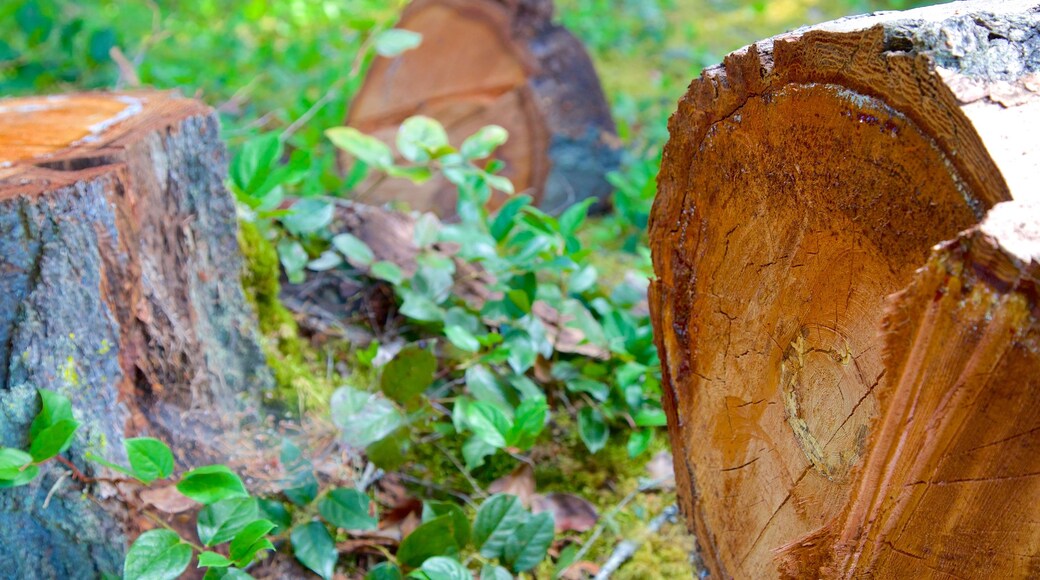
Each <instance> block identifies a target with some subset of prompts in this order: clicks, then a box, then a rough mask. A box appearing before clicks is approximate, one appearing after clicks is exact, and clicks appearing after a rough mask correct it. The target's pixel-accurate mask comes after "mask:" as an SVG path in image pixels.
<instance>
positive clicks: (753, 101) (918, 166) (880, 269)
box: [650, 2, 1040, 578]
mask: <svg viewBox="0 0 1040 580" xmlns="http://www.w3.org/2000/svg"><path fill="white" fill-rule="evenodd" d="M1036 6H1037V3H1036V2H1007V3H1001V4H997V5H993V4H990V3H985V2H967V3H954V4H950V5H946V6H941V7H934V8H930V9H921V10H918V11H913V12H908V13H884V14H880V15H876V16H870V17H861V18H852V19H846V20H841V21H836V22H833V23H827V24H824V25H821V26H818V27H814V28H810V29H804V30H799V31H796V32H794V33H791V34H788V35H784V36H781V37H777V38H774V39H770V40H767V41H763V42H760V43H756V44H755V45H752V46H749V47H747V48H745V49H742V50H741V51H738V52H736V53H734V54H732V55H730V56H728V57H727V58H726V59H725V62H724V64H723V65H722V66H719V67H714V68H711V69H708V70H706V71H705V72H704V73H703V74H702V75H701V77H700V78H699V79H696V80H694V82H693V83H692V84H691V86H690V89H689V91H688V92H687V94H686V96H685V97H684V98H683V99H682V100H681V101H680V103H679V108H678V111H677V112H676V113H675V115H674V116H673V117H672V119H671V122H670V132H671V139H670V141H669V143H668V145H667V147H666V149H665V152H664V158H663V161H662V168H661V173H660V176H659V194H658V197H657V200H656V202H655V206H654V210H653V214H652V221H651V229H650V243H651V249H652V251H653V258H654V267H655V272H656V275H657V279H656V280H654V281H653V282H652V283H651V288H650V305H651V312H652V318H653V322H654V328H655V336H656V339H657V341H658V348H659V352H660V354H661V359H662V366H663V373H664V379H665V381H664V382H665V385H666V392H665V396H664V398H665V406H666V411H667V413H668V414H669V429H670V432H671V435H672V442H673V451H674V454H675V462H676V474H677V479H678V480H679V490H680V496H681V502H680V504H681V506H682V507H683V510H684V512H685V514H686V516H687V518H688V520H689V523H690V525H691V528H692V529H693V531H694V532H695V533H696V534H697V536H698V541H699V545H700V548H701V550H702V555H703V557H704V560H705V562H706V565H707V566H708V568H709V569H710V571H711V572H712V573H713V574H714V575H716V576H717V577H736V578H767V577H777V576H780V575H792V576H797V577H819V576H821V575H822V576H825V577H831V576H839V575H840V576H849V577H852V576H857V577H900V576H906V577H918V576H920V575H926V573H928V570H929V569H930V568H929V567H928V565H927V564H928V563H931V564H933V565H934V566H933V568H934V570H933V573H942V574H951V575H959V574H963V575H967V576H973V575H977V573H976V571H977V570H982V569H983V568H981V567H978V566H976V565H975V564H972V563H971V560H972V558H982V557H985V556H986V554H991V552H987V550H992V549H995V544H993V543H987V541H981V542H978V543H976V544H974V545H973V546H972V545H967V544H964V545H961V544H958V545H957V548H956V549H954V548H949V549H947V550H946V551H945V552H943V546H944V542H954V541H956V542H963V538H962V537H960V536H958V534H965V533H967V532H968V530H972V531H973V532H979V533H983V534H986V533H988V534H992V536H991V537H993V538H996V537H1005V536H1000V535H999V533H998V529H997V528H993V527H986V526H982V527H981V528H979V527H972V526H973V525H974V524H973V522H971V521H960V520H949V521H948V522H947V528H945V529H944V533H943V534H938V533H937V534H935V535H931V536H926V535H918V536H917V537H916V539H908V540H907V542H908V543H907V546H913V547H912V548H909V550H908V551H909V552H910V553H913V554H916V555H918V556H921V557H922V558H921V561H920V562H916V563H914V565H910V562H909V561H907V560H902V561H899V560H898V559H897V558H895V557H894V556H892V551H893V550H895V549H896V548H892V549H888V548H887V547H885V546H888V544H889V543H892V542H896V536H891V537H890V535H889V534H897V533H898V532H899V530H900V529H901V528H900V527H899V525H902V523H903V521H902V520H898V521H897V520H891V522H892V523H891V526H893V527H884V526H882V527H875V528H873V530H874V534H875V535H873V536H871V537H870V538H867V539H862V538H860V536H858V534H859V529H860V524H863V525H865V522H869V521H871V520H872V519H873V518H875V517H879V514H878V512H877V511H876V510H877V509H878V508H877V505H878V504H870V506H869V507H862V502H864V501H867V500H865V499H863V497H864V496H863V494H864V493H867V491H866V490H871V489H874V488H873V487H872V486H873V485H874V484H875V483H876V482H874V481H867V480H864V477H866V476H865V475H864V474H865V473H866V471H865V469H866V468H865V467H864V466H865V464H867V458H868V457H869V458H870V462H871V463H870V465H871V466H872V469H876V470H882V471H883V470H885V469H888V468H889V466H890V464H889V460H888V459H885V458H880V459H879V458H878V456H877V453H878V451H877V446H879V445H882V443H879V441H881V439H879V437H881V435H879V433H880V432H881V431H882V430H883V429H893V430H895V432H899V433H905V429H906V424H905V422H903V423H892V424H889V423H888V421H889V420H891V419H889V418H890V417H895V415H894V414H893V413H894V411H893V409H892V408H891V407H886V405H889V404H893V405H894V403H892V401H893V400H894V399H891V398H888V396H887V393H889V392H891V390H892V389H894V388H895V387H894V386H893V383H892V381H893V377H894V376H895V375H896V374H897V373H896V368H895V366H894V365H895V362H894V360H895V357H893V356H887V357H886V356H885V354H884V353H885V352H886V350H885V345H886V342H885V339H883V338H882V334H881V328H882V321H883V319H884V317H885V303H886V302H885V301H886V297H887V296H889V295H891V294H893V293H896V292H898V291H900V290H901V289H903V288H906V287H907V285H908V284H909V283H910V281H911V279H912V277H913V276H914V272H915V270H917V269H918V268H919V267H920V265H921V264H924V263H925V261H926V259H928V256H929V251H930V249H931V248H932V246H934V245H935V244H936V243H939V242H942V241H944V240H950V239H953V238H956V237H957V235H958V233H959V232H961V231H964V230H967V229H969V228H971V227H972V226H973V225H974V224H976V223H978V221H979V220H981V219H982V218H983V216H984V215H985V213H986V211H987V210H988V209H989V208H990V207H992V206H994V204H997V203H999V202H1001V201H1005V200H1008V199H1011V197H1012V192H1015V194H1014V196H1015V197H1021V196H1022V195H1023V194H1024V192H1027V191H1029V189H1028V188H1029V184H1028V178H1025V177H1024V175H1025V174H1027V173H1028V170H1023V169H1022V168H1023V167H1025V168H1036V167H1038V165H1037V164H1038V159H1040V154H1038V153H1037V151H1036V149H1037V148H1036V147H1034V146H1032V144H1031V142H1030V139H1028V129H1027V128H1026V127H1028V126H1029V124H1028V123H1027V121H1029V120H1037V121H1040V116H1038V112H1040V95H1037V90H1040V84H1038V83H1036V81H1037V79H1038V78H1040V77H1038V76H1037V70H1036V69H1037V68H1040V34H1038V30H1040V28H1038V23H1040V16H1038V12H1037V10H1036ZM1038 126H1040V125H1038ZM1034 175H1035V174H1034ZM949 338H950V342H949V344H955V342H956V340H955V337H954V336H950V337H949ZM937 344H939V345H943V344H944V341H943V340H938V341H937ZM888 352H891V350H890V351H888ZM951 356H963V357H969V356H970V353H967V352H962V353H959V354H955V355H951ZM925 360H927V358H926V359H925ZM965 360H966V359H965ZM914 364H917V363H914ZM914 368H917V367H914ZM1036 370H1037V371H1040V368H1037V369H1036ZM946 386H948V385H938V384H936V385H934V386H933V392H934V393H937V394H935V395H933V396H935V397H939V398H941V397H943V396H945V395H943V393H944V392H945V391H944V389H945V387H946ZM937 400H938V399H937ZM961 404H966V403H961ZM961 412H962V414H963V415H965V416H966V415H970V411H968V410H967V408H965V409H962V411H961ZM904 419H906V418H905V417H904ZM906 420H910V419H906ZM914 420H916V417H915V418H914ZM921 429H922V430H921V431H920V433H919V434H920V436H921V437H924V434H925V433H926V432H927V430H926V429H924V427H923V426H922V427H921ZM874 462H877V463H874ZM992 468H993V466H992V465H989V466H980V469H981V470H982V471H983V472H985V470H986V469H992ZM993 475H994V476H996V475H997V472H994V473H993ZM905 483H911V482H905ZM887 489H888V488H886V490H887ZM1009 489H1010V488H1009ZM875 491H876V490H875ZM877 493H881V494H882V495H883V492H877ZM878 497H881V496H878ZM939 498H940V496H939V495H933V496H931V498H930V500H929V501H933V502H935V503H934V504H928V505H930V506H931V507H932V509H936V510H938V509H940V506H943V502H942V501H941V500H940V499H939ZM878 501H880V500H878ZM853 502H856V503H855V505H856V506H861V511H860V512H857V513H858V514H859V517H861V518H864V519H862V520H861V521H859V524H852V523H850V524H849V525H848V527H842V526H843V525H844V522H846V520H847V519H848V518H849V517H850V516H849V510H850V506H851V505H853ZM926 503H927V502H926ZM980 505H981V504H980ZM980 505H975V506H965V507H964V513H966V514H967V513H974V512H972V510H973V509H978V508H979V507H980ZM1016 505H1017V504H1016ZM941 509H946V508H941ZM936 513H937V512H936ZM1035 515H1036V517H1038V518H1040V509H1038V510H1037V513H1036V514H1035ZM848 521H850V522H851V521H852V520H848ZM980 522H981V520H980ZM897 523H898V524H899V525H897ZM927 529H928V526H927V525H926V524H924V523H923V522H922V524H921V527H920V528H919V530H918V533H919V534H923V533H924V532H925V531H927ZM955 537H956V538H957V539H956V540H954V539H952V538H955ZM1017 537H1018V538H1019V539H1022V540H1023V543H1022V544H1021V546H1020V547H1021V549H1022V550H1025V551H1026V552H1023V553H1027V552H1028V551H1029V550H1033V551H1034V552H1035V551H1037V550H1038V549H1040V544H1037V543H1036V542H1035V541H1034V540H1033V539H1032V538H1033V537H1034V536H1033V535H1031V533H1021V534H1019V536H1017ZM852 538H856V539H857V540H858V541H860V544H855V543H854V542H853V540H852ZM1026 540H1028V541H1026ZM1030 542H1032V543H1030ZM854 544H855V545H856V546H858V547H856V548H855V550H856V551H855V552H849V553H850V554H853V555H851V556H849V558H848V559H847V560H842V561H840V562H838V563H835V561H833V560H831V557H832V555H833V554H834V553H835V550H839V548H840V549H841V550H852V549H853V548H848V547H843V546H852V545H854ZM863 545H866V546H868V547H867V548H864V547H863ZM879 546H880V547H879ZM870 549H876V550H877V551H876V552H870V554H871V555H870V557H869V558H868V557H866V556H862V555H861V554H866V553H867V552H869V550H870ZM922 551H923V552H922ZM877 553H882V554H883V556H880V557H875V556H874V554H877ZM939 553H945V554H947V555H951V554H956V556H957V558H958V559H957V560H956V563H951V562H946V561H940V558H939V557H938V556H937V555H936V554H939ZM928 558H933V559H932V560H931V561H930V562H929V560H928ZM886 562H887V564H886ZM893 562H896V563H895V564H892V563H893ZM1019 564H1020V562H1016V563H1012V562H1011V560H1004V561H1003V563H1002V564H1000V565H997V566H995V567H992V568H989V569H988V570H990V571H991V572H994V573H1012V574H1014V573H1015V572H1016V571H1017V572H1019V573H1020V572H1021V571H1022V569H1021V568H1020V567H1019ZM936 570H938V571H939V572H936ZM882 571H883V572H884V573H881V572H882ZM1019 575H1021V574H1019Z"/></svg>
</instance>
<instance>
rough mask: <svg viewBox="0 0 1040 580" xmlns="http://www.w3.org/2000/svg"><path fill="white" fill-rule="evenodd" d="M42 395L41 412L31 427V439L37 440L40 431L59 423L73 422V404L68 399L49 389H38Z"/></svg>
mask: <svg viewBox="0 0 1040 580" xmlns="http://www.w3.org/2000/svg"><path fill="white" fill-rule="evenodd" d="M36 392H37V393H39V395H40V412H39V413H37V414H36V417H35V418H33V422H32V424H31V425H30V426H29V439H30V440H33V439H36V436H37V435H39V433H40V431H43V430H44V429H46V428H47V427H50V426H51V425H54V424H55V423H57V422H58V421H72V420H74V418H73V416H72V403H71V402H70V401H69V399H68V397H66V396H65V395H62V394H60V393H56V392H54V391H49V390H47V389H37V390H36Z"/></svg>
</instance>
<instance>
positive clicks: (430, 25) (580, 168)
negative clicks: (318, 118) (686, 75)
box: [347, 0, 618, 217]
mask: <svg viewBox="0 0 1040 580" xmlns="http://www.w3.org/2000/svg"><path fill="white" fill-rule="evenodd" d="M398 27H399V28H403V29H407V30H412V31H415V32H419V33H421V34H422V36H423V41H422V45H421V46H420V47H419V48H418V49H416V50H412V51H409V52H406V53H404V54H403V55H401V56H398V57H394V58H378V59H376V61H375V62H374V63H373V65H372V68H371V69H370V71H369V72H368V75H367V77H366V78H365V82H364V85H363V86H362V88H361V90H360V92H359V93H358V96H357V98H356V99H354V102H353V103H352V105H351V110H350V114H349V116H348V119H347V124H348V125H351V126H353V127H355V128H357V129H359V130H361V131H363V132H366V133H371V134H373V135H375V136H377V137H379V138H380V139H383V140H384V141H386V142H388V143H393V140H394V137H395V135H396V133H397V127H398V126H399V125H400V124H401V122H402V121H404V120H405V119H406V118H408V117H410V116H412V115H417V114H422V115H427V116H430V117H433V118H435V119H437V120H439V121H440V122H441V123H442V124H443V125H444V126H445V128H446V129H447V131H448V135H449V138H450V140H451V142H452V143H453V144H454V145H456V146H458V145H460V144H461V142H462V140H463V139H464V138H465V137H468V136H469V135H471V134H472V133H474V132H475V131H476V130H477V129H479V128H481V127H483V126H485V125H490V124H495V125H501V126H502V127H504V128H505V129H506V130H508V131H509V141H508V142H507V143H506V144H505V145H504V146H503V147H502V148H501V149H500V150H499V151H498V153H497V154H496V156H497V158H498V159H500V160H502V161H503V162H505V169H504V170H503V172H502V174H503V175H505V176H506V177H508V178H510V179H511V180H512V181H513V184H514V185H515V187H516V189H517V191H519V192H525V193H528V194H530V195H532V197H533V198H534V199H535V203H536V204H537V205H539V206H540V207H541V208H542V209H545V210H547V211H550V212H559V211H562V210H563V209H564V208H566V207H567V206H569V205H571V204H573V203H575V202H578V201H581V200H582V199H585V198H588V197H593V198H597V199H603V198H605V197H606V195H607V194H608V193H609V192H610V185H609V184H608V183H607V182H606V180H605V175H606V172H607V171H609V170H611V169H614V168H616V166H617V164H618V150H617V149H618V142H617V138H616V135H615V129H614V123H613V120H612V119H611V117H610V109H609V107H608V106H607V103H606V99H605V97H604V96H603V90H602V88H601V87H600V83H599V79H598V77H597V76H596V71H595V69H593V66H592V61H591V60H590V59H589V57H588V54H587V53H586V52H585V49H584V47H582V45H581V43H580V42H579V41H578V40H577V39H576V38H574V36H573V35H571V34H570V33H569V32H567V31H566V30H565V29H564V28H562V27H560V26H557V25H555V24H553V23H552V2H551V0H416V1H414V2H412V3H411V4H410V5H409V6H408V7H407V9H406V10H405V11H404V13H403V14H402V15H401V20H400V22H399V23H398ZM360 190H361V191H362V192H364V193H363V196H362V197H361V201H365V202H368V203H377V204H378V203H384V202H387V201H391V200H397V201H404V202H407V203H408V204H409V205H410V206H411V207H412V208H413V209H417V210H421V211H434V212H435V213H437V214H438V215H440V216H442V217H449V216H452V215H454V213H455V201H456V195H455V191H454V188H453V186H451V184H449V183H447V182H446V181H444V180H442V179H435V180H431V181H430V182H427V183H426V184H424V185H421V186H416V185H413V184H410V183H408V182H406V181H403V180H396V179H391V180H386V181H375V180H372V181H370V182H369V183H368V184H367V185H362V187H361V188H360ZM504 200H505V198H504V196H503V195H496V196H495V197H494V198H493V199H492V202H491V204H492V206H493V207H497V206H498V205H500V204H501V203H502V202H503V201H504Z"/></svg>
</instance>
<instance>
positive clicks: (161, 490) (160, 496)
mask: <svg viewBox="0 0 1040 580" xmlns="http://www.w3.org/2000/svg"><path fill="white" fill-rule="evenodd" d="M141 501H143V502H145V503H146V504H148V505H150V506H152V507H154V508H155V509H157V510H159V511H161V512H165V513H168V514H179V513H181V512H186V511H188V510H190V509H192V508H194V507H197V506H198V505H199V504H197V503H195V501H193V500H191V499H188V498H187V497H184V496H183V495H181V493H180V492H179V491H177V487H176V486H173V485H168V486H166V487H157V488H149V489H146V490H144V491H142V492H141Z"/></svg>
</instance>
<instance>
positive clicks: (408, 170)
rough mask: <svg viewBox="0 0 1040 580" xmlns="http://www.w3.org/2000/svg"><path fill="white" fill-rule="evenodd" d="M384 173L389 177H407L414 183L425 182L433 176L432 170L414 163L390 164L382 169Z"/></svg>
mask: <svg viewBox="0 0 1040 580" xmlns="http://www.w3.org/2000/svg"><path fill="white" fill-rule="evenodd" d="M384 171H386V174H387V175H389V176H390V177H400V178H402V179H407V180H408V181H411V182H412V183H414V184H416V185H420V184H423V183H426V182H427V181H429V180H430V178H431V177H433V171H432V170H431V169H430V168H429V167H426V166H423V165H416V166H413V167H401V166H399V165H391V166H390V167H387V168H386V169H384Z"/></svg>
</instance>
